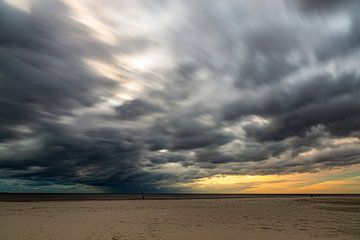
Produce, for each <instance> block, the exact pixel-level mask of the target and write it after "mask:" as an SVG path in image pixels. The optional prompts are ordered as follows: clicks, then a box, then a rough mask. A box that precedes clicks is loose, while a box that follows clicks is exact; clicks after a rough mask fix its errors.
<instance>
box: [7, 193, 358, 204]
mask: <svg viewBox="0 0 360 240" xmlns="http://www.w3.org/2000/svg"><path fill="white" fill-rule="evenodd" d="M302 197H305V198H311V197H334V198H345V197H346V198H347V197H360V194H210V193H209V194H198V193H134V194H123V193H0V202H41V201H114V200H190V199H227V198H228V199H234V198H302Z"/></svg>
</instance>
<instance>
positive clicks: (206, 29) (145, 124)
mask: <svg viewBox="0 0 360 240" xmlns="http://www.w3.org/2000/svg"><path fill="white" fill-rule="evenodd" d="M359 11H360V2H359V1H357V0H346V1H344V0H342V1H340V0H336V1H330V0H319V1H311V0H290V1H289V0H287V1H286V0H226V1H217V0H197V1H187V0H150V1H149V0H134V1H127V0H102V1H96V0H78V1H73V0H0V192H123V193H131V192H199V193H200V192H203V193H360V28H359V26H360V15H359V14H358V12H359Z"/></svg>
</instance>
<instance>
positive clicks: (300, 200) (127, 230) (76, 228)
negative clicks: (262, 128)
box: [0, 197, 360, 240]
mask: <svg viewBox="0 0 360 240" xmlns="http://www.w3.org/2000/svg"><path fill="white" fill-rule="evenodd" d="M0 239H1V240H20V239H24V240H25V239H26V240H29V239H34V240H35V239H37V240H50V239H69V240H71V239H74V240H75V239H76V240H82V239H84V240H85V239H86V240H91V239H93V240H95V239H110V240H120V239H124V240H125V239H126V240H132V239H134V240H135V239H164V240H165V239H167V240H168V239H174V240H182V239H200V240H202V239H203V240H205V239H206V240H209V239H214V240H215V239H216V240H220V239H228V240H231V239H234V240H235V239H254V240H257V239H259V240H260V239H280V240H283V239H307V240H308V239H341V240H346V239H348V240H351V239H354V240H358V239H360V198H359V197H344V198H333V197H314V198H311V197H293V198H290V197H271V198H270V197H268V198H266V197H264V198H262V197H256V198H230V199H157V200H154V199H149V200H112V201H111V200H101V201H99V200H94V201H86V200H81V201H29V202H0Z"/></svg>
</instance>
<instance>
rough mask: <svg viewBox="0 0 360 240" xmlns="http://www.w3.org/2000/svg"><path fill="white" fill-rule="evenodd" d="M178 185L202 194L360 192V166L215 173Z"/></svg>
mask: <svg viewBox="0 0 360 240" xmlns="http://www.w3.org/2000/svg"><path fill="white" fill-rule="evenodd" d="M177 186H178V187H181V188H186V189H191V190H192V191H193V192H201V193H268V194H271V193H279V194H291V193H294V194H295V193H298V194H301V193H324V194H326V193H330V194H331V193H334V194H336V193H344V194H360V165H353V166H348V167H341V168H336V169H330V170H323V171H321V172H314V173H294V174H283V175H255V176H251V175H215V176H212V177H207V178H201V179H198V180H195V181H194V182H191V183H180V184H178V185H177Z"/></svg>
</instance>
